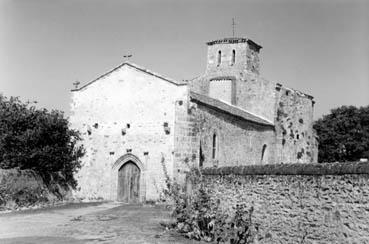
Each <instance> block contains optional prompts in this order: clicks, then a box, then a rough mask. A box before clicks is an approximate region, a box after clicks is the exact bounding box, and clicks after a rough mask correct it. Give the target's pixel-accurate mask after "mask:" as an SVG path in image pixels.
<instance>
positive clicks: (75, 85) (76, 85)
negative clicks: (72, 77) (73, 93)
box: [73, 80, 81, 89]
mask: <svg viewBox="0 0 369 244" xmlns="http://www.w3.org/2000/svg"><path fill="white" fill-rule="evenodd" d="M79 84H81V82H79V81H78V80H77V81H75V82H73V85H74V88H75V89H77V88H78V86H79Z"/></svg>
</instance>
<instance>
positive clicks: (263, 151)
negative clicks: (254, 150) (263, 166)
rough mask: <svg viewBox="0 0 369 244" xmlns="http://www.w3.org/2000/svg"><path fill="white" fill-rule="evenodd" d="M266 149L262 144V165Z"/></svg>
mask: <svg viewBox="0 0 369 244" xmlns="http://www.w3.org/2000/svg"><path fill="white" fill-rule="evenodd" d="M266 148H267V145H266V144H264V145H263V149H262V150H261V162H262V163H263V162H264V160H265V159H264V156H265V151H266Z"/></svg>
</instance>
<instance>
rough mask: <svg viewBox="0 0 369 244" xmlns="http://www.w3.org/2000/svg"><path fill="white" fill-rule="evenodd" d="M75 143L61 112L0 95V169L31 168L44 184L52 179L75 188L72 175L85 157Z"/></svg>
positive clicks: (76, 141) (75, 138) (76, 133)
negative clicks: (44, 181)
mask: <svg viewBox="0 0 369 244" xmlns="http://www.w3.org/2000/svg"><path fill="white" fill-rule="evenodd" d="M78 141H80V136H79V133H78V132H77V131H75V130H71V129H69V128H68V120H67V119H65V118H64V114H63V112H61V111H58V110H52V111H51V112H49V111H48V110H46V109H36V108H35V106H32V105H31V103H29V102H27V103H22V102H21V101H20V100H19V99H18V98H16V97H11V98H10V99H8V98H6V97H5V96H2V95H0V168H3V169H10V168H20V169H32V170H34V171H36V172H38V173H39V174H40V175H41V176H42V177H43V178H44V180H46V183H47V182H48V181H49V180H50V179H51V178H53V179H54V180H56V181H58V183H62V184H63V183H65V184H69V185H71V186H72V187H76V181H75V179H74V173H76V172H77V170H78V169H79V168H80V164H81V162H80V158H81V157H82V156H83V154H84V148H83V147H82V146H81V145H78Z"/></svg>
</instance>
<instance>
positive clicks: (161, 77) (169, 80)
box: [71, 62, 187, 91]
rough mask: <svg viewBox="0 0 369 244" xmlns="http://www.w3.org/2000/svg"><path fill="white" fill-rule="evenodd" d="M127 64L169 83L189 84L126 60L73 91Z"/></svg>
mask: <svg viewBox="0 0 369 244" xmlns="http://www.w3.org/2000/svg"><path fill="white" fill-rule="evenodd" d="M125 65H127V66H129V67H131V68H134V69H136V70H138V71H140V72H143V73H146V74H148V75H152V76H155V77H157V78H160V79H162V80H165V81H167V82H169V83H172V84H174V85H177V86H183V85H187V83H186V82H182V81H176V80H173V79H170V78H168V77H165V76H163V75H160V74H158V73H155V72H152V71H150V70H148V69H145V68H143V67H140V66H138V65H137V64H134V63H131V62H124V63H122V64H120V65H119V66H117V67H115V68H113V69H112V70H110V71H108V72H106V73H104V74H102V75H100V76H99V77H97V78H96V79H94V80H92V81H90V82H88V83H86V84H85V85H83V86H81V87H79V88H76V89H72V90H71V91H80V90H82V89H83V88H85V87H87V86H89V85H91V84H92V83H94V82H96V81H98V80H100V79H101V78H104V77H105V76H107V75H109V74H111V73H113V72H115V71H117V70H118V69H120V68H121V67H123V66H125Z"/></svg>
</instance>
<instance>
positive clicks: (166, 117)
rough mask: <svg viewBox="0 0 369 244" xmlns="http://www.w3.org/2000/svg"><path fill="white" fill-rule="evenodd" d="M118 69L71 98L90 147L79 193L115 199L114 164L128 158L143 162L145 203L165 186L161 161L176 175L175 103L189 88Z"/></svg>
mask: <svg viewBox="0 0 369 244" xmlns="http://www.w3.org/2000/svg"><path fill="white" fill-rule="evenodd" d="M120 69H121V70H119V71H115V72H113V73H111V74H109V75H107V76H105V77H102V78H101V79H100V80H98V81H97V82H95V83H92V84H90V85H89V86H87V87H86V88H83V89H81V90H79V91H74V92H73V94H72V100H73V101H72V105H71V106H72V108H71V110H72V113H73V114H72V116H71V118H70V124H71V127H72V128H74V129H77V130H79V131H80V132H81V135H82V139H83V141H82V144H83V145H84V147H85V149H86V155H85V156H84V157H83V159H82V168H81V170H80V171H79V172H78V173H77V175H76V178H77V181H78V191H76V193H75V194H76V196H77V197H80V198H83V199H110V200H116V196H117V175H118V168H114V167H113V165H114V163H115V162H116V161H117V160H118V159H119V158H121V157H122V156H123V155H127V154H128V155H134V156H136V157H137V158H138V159H139V160H140V161H141V163H142V168H141V185H140V198H141V201H143V200H156V199H158V197H159V192H160V190H161V187H162V186H163V184H164V173H163V172H164V171H163V166H162V163H165V166H166V169H167V171H168V174H169V175H170V176H172V175H173V171H174V168H173V153H174V152H173V150H174V119H175V104H176V101H177V100H185V99H186V96H187V95H186V94H187V88H186V86H177V85H175V84H171V83H169V82H167V81H164V80H162V79H160V78H157V77H154V76H151V75H148V74H146V73H143V72H139V71H137V70H135V69H134V68H131V67H127V66H123V67H121V68H120ZM95 124H96V125H95Z"/></svg>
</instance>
